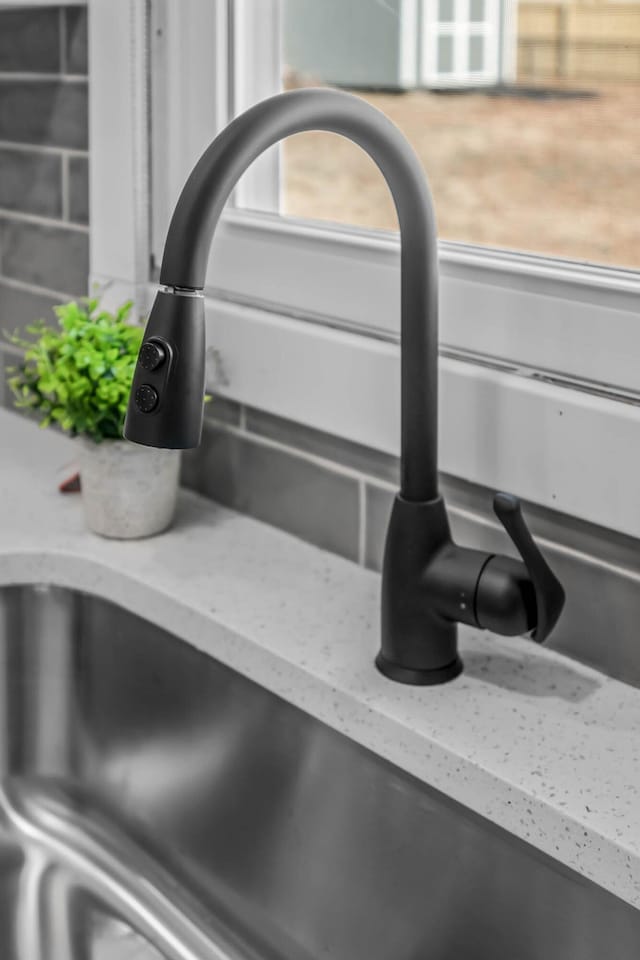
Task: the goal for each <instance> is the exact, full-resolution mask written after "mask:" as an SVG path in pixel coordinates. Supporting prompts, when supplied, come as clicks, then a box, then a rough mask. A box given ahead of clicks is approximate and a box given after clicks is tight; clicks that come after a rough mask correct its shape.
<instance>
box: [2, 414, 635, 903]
mask: <svg viewBox="0 0 640 960" xmlns="http://www.w3.org/2000/svg"><path fill="white" fill-rule="evenodd" d="M74 456H75V448H74V445H73V443H72V442H71V441H68V440H65V439H63V438H61V437H60V436H56V435H54V434H52V433H50V432H48V431H39V430H38V428H37V427H36V426H34V425H33V424H31V423H26V422H25V421H24V420H22V419H19V418H18V417H16V416H15V415H14V414H10V413H7V412H4V411H0V584H9V583H53V584H57V585H60V586H68V587H74V588H77V589H80V590H85V591H89V592H92V593H96V594H98V595H100V596H101V597H104V598H106V599H109V600H112V601H114V602H115V603H118V604H120V605H122V606H124V607H126V608H127V609H129V610H131V611H133V612H135V613H138V614H140V615H142V616H143V617H145V618H147V619H148V620H151V621H153V622H156V623H158V624H160V625H162V626H163V627H164V628H165V629H167V630H170V631H172V632H173V633H175V634H177V635H178V636H180V637H182V638H183V639H184V640H186V641H187V642H189V643H191V644H193V645H194V646H196V647H198V648H199V649H201V650H203V651H205V652H207V653H209V654H210V655H211V656H214V657H216V658H218V659H219V660H221V661H223V662H224V663H226V664H228V665H229V666H231V667H233V668H235V669H236V670H238V671H240V672H241V673H243V674H245V675H246V676H248V677H250V678H252V679H253V680H256V681H257V682H258V683H260V684H261V685H262V686H264V687H267V688H268V689H269V690H272V691H273V692H274V693H276V694H278V695H279V696H281V697H284V698H285V699H287V700H289V701H291V702H292V703H294V704H296V705H297V706H298V707H301V708H302V709H303V710H306V711H307V712H308V713H311V714H313V715H314V716H316V717H318V718H319V719H320V720H322V721H324V722H325V723H327V724H329V725H330V726H332V727H335V728H336V729H338V730H340V731H341V732H343V733H345V734H346V735H347V736H349V737H351V738H352V739H354V740H356V741H358V742H359V743H361V744H363V745H364V746H365V747H368V748H370V749H371V750H373V751H375V752H376V753H378V754H381V755H382V756H384V757H386V758H387V759H388V760H390V761H392V762H393V763H395V764H397V765H398V766H400V767H402V768H404V769H405V770H407V771H409V772H410V773H411V774H413V775H414V776H416V777H419V778H420V779H422V780H425V781H427V782H428V783H430V784H432V785H433V786H435V787H437V788H438V789H440V790H442V791H443V792H444V793H446V794H448V795H449V796H451V797H453V798H455V799H456V800H459V801H460V802H461V803H463V804H465V805H466V806H468V807H470V808H472V809H473V810H475V811H476V812H477V813H479V814H482V815H484V816H486V817H488V818H489V819H490V820H493V821H494V822H496V823H498V824H500V825H501V826H503V827H504V828H506V829H507V830H509V831H510V832H512V833H514V834H517V835H518V836H519V837H522V838H523V839H525V840H527V841H529V842H530V843H532V844H533V845H535V846H536V847H538V848H539V849H541V850H544V851H545V852H547V853H549V854H550V855H551V856H553V857H555V858H556V859H558V860H561V861H562V862H564V863H565V864H567V865H569V866H570V867H572V868H574V869H575V870H577V871H579V872H580V873H582V874H584V875H585V876H587V877H590V878H592V879H593V880H595V881H596V882H597V883H599V884H600V885H601V886H603V887H606V888H607V889H609V890H611V891H612V892H613V893H615V894H617V895H618V896H620V897H622V898H623V899H624V900H626V901H628V902H629V903H631V904H633V905H635V906H636V907H639V908H640V691H638V690H636V689H634V688H632V687H629V686H627V685H625V684H623V683H620V682H618V681H616V680H611V679H609V678H608V677H605V676H603V675H602V674H600V673H597V672H596V671H594V670H591V669H589V668H587V667H584V666H582V665H580V664H578V663H575V662H574V661H572V660H569V659H567V658H566V657H563V656H562V655H560V654H558V653H555V652H553V651H549V650H545V649H544V648H539V647H536V646H535V645H534V644H533V643H530V642H527V641H525V640H519V639H515V640H514V639H509V640H507V639H502V638H497V637H493V636H490V635H487V634H483V633H478V632H475V631H472V630H469V629H466V628H463V629H461V631H460V647H461V652H462V656H463V659H464V662H465V672H464V673H463V674H462V676H461V677H459V678H458V679H456V680H455V681H454V682H452V683H449V684H446V685H444V686H441V687H427V688H418V687H405V686H400V685H397V684H393V683H391V682H390V681H388V680H386V679H385V678H384V677H382V676H381V675H380V674H379V673H378V672H377V671H376V670H375V668H374V666H373V658H374V655H375V653H376V651H377V645H378V597H379V588H380V578H379V577H378V576H377V575H376V574H374V573H370V572H368V571H366V570H363V569H361V568H360V567H357V566H355V565H354V564H351V563H349V562H347V561H345V560H341V559H340V558H338V557H335V556H333V555H332V554H328V553H325V552H323V551H321V550H318V549H317V548H315V547H312V546H309V545H307V544H305V543H302V542H301V541H299V540H296V539H294V538H293V537H290V536H288V535H287V534H284V533H281V532H280V531H278V530H275V529H273V528H271V527H268V526H266V525H264V524H261V523H257V522H256V521H254V520H251V519H248V518H246V517H243V516H240V515H238V514H235V513H233V512H231V511H229V510H225V509H223V508H221V507H217V506H216V505H214V504H211V503H210V502H208V501H206V500H203V499H201V498H199V497H197V496H195V495H192V494H188V493H184V494H182V495H181V499H180V504H179V509H178V514H177V518H176V523H175V526H174V528H173V529H172V530H171V531H169V532H168V533H166V534H163V535H162V536H160V537H156V538H154V539H150V540H141V541H134V542H120V541H109V540H103V539H101V538H99V537H97V536H94V535H93V534H90V533H88V532H87V531H86V530H85V527H84V522H83V517H82V507H81V502H80V498H79V497H78V496H71V495H70V496H61V495H60V494H59V493H58V492H57V483H58V482H59V481H60V480H61V479H63V478H64V477H65V476H66V475H67V474H68V473H69V472H70V468H71V467H72V465H73V463H74ZM602 642H603V643H606V642H607V638H606V637H603V638H602Z"/></svg>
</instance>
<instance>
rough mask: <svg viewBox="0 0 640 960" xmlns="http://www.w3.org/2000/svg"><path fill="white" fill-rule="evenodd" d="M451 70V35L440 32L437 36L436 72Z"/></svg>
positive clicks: (448, 71)
mask: <svg viewBox="0 0 640 960" xmlns="http://www.w3.org/2000/svg"><path fill="white" fill-rule="evenodd" d="M452 70H453V37H448V36H447V35H446V34H442V35H441V36H439V37H438V73H451V71H452Z"/></svg>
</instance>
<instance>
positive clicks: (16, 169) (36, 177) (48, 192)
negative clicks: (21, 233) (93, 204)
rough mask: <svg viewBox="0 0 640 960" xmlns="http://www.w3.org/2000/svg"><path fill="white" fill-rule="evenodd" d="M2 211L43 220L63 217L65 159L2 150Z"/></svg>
mask: <svg viewBox="0 0 640 960" xmlns="http://www.w3.org/2000/svg"><path fill="white" fill-rule="evenodd" d="M0 207H2V208H4V209H5V210H15V211H17V212H18V213H31V214H36V215H37V216H41V217H53V218H60V217H61V216H62V157H61V156H60V155H56V154H49V153H34V152H30V151H29V150H22V149H21V150H16V149H11V148H0Z"/></svg>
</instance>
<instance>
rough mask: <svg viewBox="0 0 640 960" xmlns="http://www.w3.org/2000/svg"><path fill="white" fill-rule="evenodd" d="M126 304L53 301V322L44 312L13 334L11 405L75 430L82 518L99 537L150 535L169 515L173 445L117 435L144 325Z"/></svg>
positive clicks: (175, 459) (175, 457)
mask: <svg viewBox="0 0 640 960" xmlns="http://www.w3.org/2000/svg"><path fill="white" fill-rule="evenodd" d="M131 307H132V304H131V303H130V302H128V303H125V304H123V305H122V306H121V307H120V308H119V309H118V310H116V312H115V313H110V312H108V311H107V310H104V309H102V308H101V307H100V302H99V300H98V299H90V298H86V299H83V300H81V301H80V302H76V301H72V302H70V303H65V304H63V305H61V306H58V307H54V312H55V314H56V317H57V321H58V322H57V325H56V326H53V325H49V324H47V323H46V322H45V321H44V320H40V321H38V322H36V323H34V324H33V325H32V326H30V327H27V331H26V334H25V335H23V336H20V335H17V334H14V335H12V336H10V337H9V339H10V340H11V342H12V343H13V344H15V345H17V346H19V347H20V348H21V349H23V350H24V358H23V359H22V360H21V362H20V363H19V364H18V365H17V366H14V367H13V368H11V369H10V371H9V374H10V375H9V378H8V384H9V387H10V388H11V391H12V393H13V394H14V397H15V405H16V407H19V408H21V409H24V410H32V411H34V412H35V413H36V414H37V415H39V416H40V417H41V420H40V425H41V426H42V427H48V426H50V425H51V424H57V425H58V426H59V427H60V428H61V429H62V430H63V431H64V432H65V433H67V434H69V435H70V436H72V437H77V438H78V441H79V442H78V462H79V467H80V479H81V486H82V498H83V504H84V512H85V518H86V522H87V526H88V527H89V528H90V529H91V530H93V531H94V532H95V533H99V534H101V535H102V536H105V537H116V538H121V539H128V538H134V537H148V536H151V535H152V534H155V533H159V532H160V531H161V530H164V529H166V527H168V526H169V524H170V523H171V520H172V518H173V514H174V510H175V503H176V495H177V490H178V476H179V468H180V458H179V452H178V451H175V450H156V449H153V448H151V447H141V446H138V445H136V444H133V443H128V442H127V441H125V440H123V439H122V426H123V423H124V417H125V412H126V408H127V401H128V397H129V389H130V386H131V380H132V378H133V370H134V367H135V364H136V359H137V356H138V350H139V347H140V343H141V342H142V329H141V328H140V327H136V326H132V325H131V323H130V322H128V320H129V316H130V312H131Z"/></svg>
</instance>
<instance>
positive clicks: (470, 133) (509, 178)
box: [284, 84, 640, 267]
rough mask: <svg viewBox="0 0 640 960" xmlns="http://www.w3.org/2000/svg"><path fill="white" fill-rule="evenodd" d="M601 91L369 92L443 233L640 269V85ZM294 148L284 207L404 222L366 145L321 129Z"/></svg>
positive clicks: (349, 219)
mask: <svg viewBox="0 0 640 960" xmlns="http://www.w3.org/2000/svg"><path fill="white" fill-rule="evenodd" d="M590 89H592V90H595V88H594V87H591V88H590ZM597 94H598V96H597V97H596V98H595V99H555V100H534V99H523V98H521V97H500V98H495V97H491V96H487V95H486V94H482V93H467V94H435V93H430V92H424V91H416V92H411V93H406V94H390V93H367V94H361V95H363V96H365V98H366V99H367V100H368V101H369V102H370V103H372V104H374V105H375V106H377V107H379V108H380V109H381V110H383V111H384V112H385V113H386V114H387V115H388V116H389V117H390V118H391V119H392V120H394V121H395V123H397V124H398V126H399V127H400V128H401V129H402V130H403V131H404V133H405V134H406V135H407V136H408V138H409V139H410V140H411V142H412V143H413V145H414V147H415V149H416V150H417V152H418V154H419V156H420V157H421V159H422V161H423V163H424V167H425V170H426V171H427V173H428V176H429V180H430V182H431V186H432V190H433V194H434V198H435V205H436V214H437V218H438V226H439V234H440V236H441V237H442V238H444V239H449V240H465V241H470V242H475V243H481V244H488V245H490V246H497V247H510V248H515V249H520V250H530V251H535V252H539V253H546V254H554V255H557V256H562V257H567V258H569V259H572V260H589V261H593V262H597V263H608V264H615V265H618V266H628V267H640V86H639V85H637V84H626V85H623V84H618V85H615V86H614V85H611V86H605V87H600V88H598V89H597ZM284 152H285V177H284V183H285V191H284V196H285V199H284V204H285V212H286V213H288V214H291V215H293V216H297V217H307V218H314V219H329V220H333V221H336V222H341V223H354V224H359V225H364V226H369V227H386V228H391V229H395V228H396V219H395V212H394V210H393V206H392V203H391V200H390V196H389V194H388V191H387V189H386V187H385V184H384V183H383V180H382V177H381V175H380V174H379V173H378V171H377V169H376V168H375V167H374V166H373V163H372V162H371V161H370V160H369V159H368V157H366V156H365V155H364V154H363V153H362V152H361V151H360V150H358V148H356V147H354V146H353V145H352V144H350V143H348V142H347V141H345V140H343V139H341V138H339V137H335V136H332V135H330V134H319V133H311V134H301V135H299V136H297V137H293V138H291V139H289V140H288V141H286V145H285V148H284Z"/></svg>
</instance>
